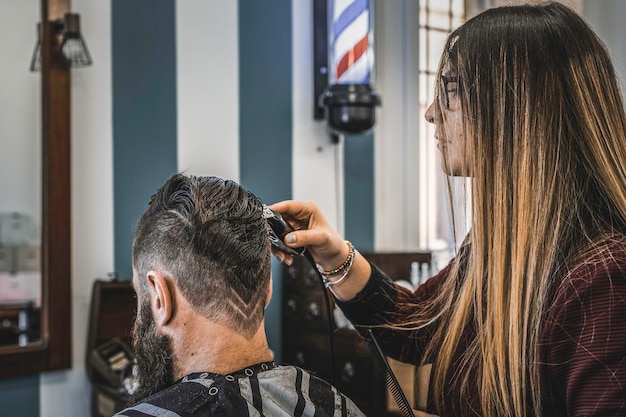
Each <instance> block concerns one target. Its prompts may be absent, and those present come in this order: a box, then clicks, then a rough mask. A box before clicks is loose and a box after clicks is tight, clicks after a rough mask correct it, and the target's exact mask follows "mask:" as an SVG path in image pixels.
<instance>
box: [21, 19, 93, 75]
mask: <svg viewBox="0 0 626 417" xmlns="http://www.w3.org/2000/svg"><path fill="white" fill-rule="evenodd" d="M54 31H55V33H56V34H57V35H60V36H61V52H62V53H63V57H64V58H65V63H66V65H68V66H69V67H70V68H80V67H86V66H89V65H91V64H92V63H93V61H92V60H91V55H89V49H87V44H86V43H85V40H84V39H83V35H82V34H81V33H80V15H79V14H78V13H65V16H64V17H63V18H62V19H57V20H55V21H54ZM30 70H31V71H33V72H35V71H40V70H41V23H37V43H36V44H35V51H34V52H33V57H32V59H31V63H30Z"/></svg>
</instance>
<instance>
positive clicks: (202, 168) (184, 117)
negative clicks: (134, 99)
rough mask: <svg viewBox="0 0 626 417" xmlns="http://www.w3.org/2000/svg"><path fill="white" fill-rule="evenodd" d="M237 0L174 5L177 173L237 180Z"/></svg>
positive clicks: (188, 1) (200, 0)
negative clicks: (182, 172)
mask: <svg viewBox="0 0 626 417" xmlns="http://www.w3.org/2000/svg"><path fill="white" fill-rule="evenodd" d="M237 20H238V16H237V2H236V1H222V0H185V1H177V2H176V54H177V60H176V72H177V74H176V78H177V85H176V89H177V96H178V97H177V124H178V170H179V171H185V172H186V173H187V174H194V175H217V176H219V177H222V178H228V179H232V180H235V181H239V57H238V49H239V48H238V26H237V25H238V24H237Z"/></svg>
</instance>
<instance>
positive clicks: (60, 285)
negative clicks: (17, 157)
mask: <svg viewBox="0 0 626 417" xmlns="http://www.w3.org/2000/svg"><path fill="white" fill-rule="evenodd" d="M40 7H41V22H43V24H42V28H41V30H42V33H41V38H42V39H41V118H42V132H41V133H42V137H41V139H42V148H41V150H42V151H41V156H42V161H41V162H42V184H41V189H42V225H41V229H42V236H41V250H42V252H41V255H42V256H41V260H42V262H41V283H42V287H41V335H42V343H40V344H35V345H33V346H25V347H19V346H7V347H2V348H0V364H1V366H0V377H17V376H22V375H29V374H36V373H39V372H44V371H51V370H59V369H68V368H70V367H71V365H72V358H71V356H72V351H71V349H72V315H71V314H72V310H71V305H72V296H71V240H70V239H71V198H70V192H71V176H70V175H71V173H70V164H71V160H70V139H71V138H70V87H71V84H70V71H69V68H68V67H67V66H66V65H64V63H63V62H64V61H63V60H62V58H61V50H60V43H59V38H58V35H57V34H56V33H55V31H54V27H53V26H54V21H55V20H56V19H57V18H60V17H63V15H64V14H65V13H66V12H69V11H70V0H41V1H40ZM25 65H26V63H25ZM25 68H26V66H25Z"/></svg>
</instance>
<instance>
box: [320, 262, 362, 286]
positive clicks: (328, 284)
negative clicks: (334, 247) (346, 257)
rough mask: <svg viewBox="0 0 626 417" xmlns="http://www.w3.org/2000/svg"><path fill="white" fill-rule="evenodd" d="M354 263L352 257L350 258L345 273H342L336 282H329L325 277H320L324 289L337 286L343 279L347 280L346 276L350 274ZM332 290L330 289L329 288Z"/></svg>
mask: <svg viewBox="0 0 626 417" xmlns="http://www.w3.org/2000/svg"><path fill="white" fill-rule="evenodd" d="M353 262H354V256H352V257H351V258H350V263H348V265H347V266H346V269H345V272H344V273H343V275H342V276H340V277H339V279H338V280H336V281H330V280H329V279H328V278H327V277H326V275H322V282H323V283H324V288H329V287H331V286H333V285H337V284H340V283H341V281H343V280H344V279H346V278H347V276H348V274H349V273H350V270H351V269H352V263H353ZM331 290H332V288H331Z"/></svg>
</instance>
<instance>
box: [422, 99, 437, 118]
mask: <svg viewBox="0 0 626 417" xmlns="http://www.w3.org/2000/svg"><path fill="white" fill-rule="evenodd" d="M424 118H425V119H426V121H427V122H428V123H435V102H434V101H433V102H432V103H430V106H428V108H427V109H426V113H424Z"/></svg>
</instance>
